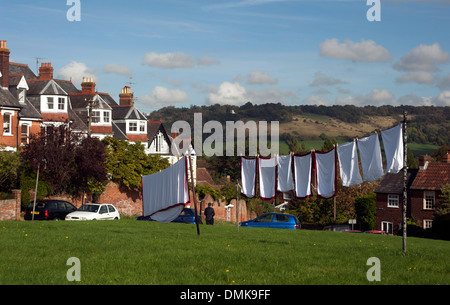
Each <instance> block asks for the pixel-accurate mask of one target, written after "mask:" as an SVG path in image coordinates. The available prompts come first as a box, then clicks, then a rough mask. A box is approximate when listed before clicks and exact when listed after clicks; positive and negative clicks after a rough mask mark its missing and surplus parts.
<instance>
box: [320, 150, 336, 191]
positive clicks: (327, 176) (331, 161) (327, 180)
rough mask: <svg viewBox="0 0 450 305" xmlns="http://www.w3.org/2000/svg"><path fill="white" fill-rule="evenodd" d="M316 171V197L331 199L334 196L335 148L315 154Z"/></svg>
mask: <svg viewBox="0 0 450 305" xmlns="http://www.w3.org/2000/svg"><path fill="white" fill-rule="evenodd" d="M315 157H316V158H315V159H316V171H317V173H316V174H317V195H318V196H319V197H321V198H331V197H333V196H334V195H336V148H333V149H332V150H330V151H329V152H326V153H325V152H319V151H316V153H315Z"/></svg>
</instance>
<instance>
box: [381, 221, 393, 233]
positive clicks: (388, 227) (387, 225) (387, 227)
mask: <svg viewBox="0 0 450 305" xmlns="http://www.w3.org/2000/svg"><path fill="white" fill-rule="evenodd" d="M381 231H386V232H388V233H389V234H394V224H393V223H392V222H388V221H383V222H381Z"/></svg>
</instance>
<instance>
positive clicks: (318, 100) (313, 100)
mask: <svg viewBox="0 0 450 305" xmlns="http://www.w3.org/2000/svg"><path fill="white" fill-rule="evenodd" d="M302 104H304V105H316V106H330V105H331V103H330V101H329V100H328V99H327V98H326V97H323V96H318V95H313V96H310V97H307V98H305V99H304V100H303V101H302Z"/></svg>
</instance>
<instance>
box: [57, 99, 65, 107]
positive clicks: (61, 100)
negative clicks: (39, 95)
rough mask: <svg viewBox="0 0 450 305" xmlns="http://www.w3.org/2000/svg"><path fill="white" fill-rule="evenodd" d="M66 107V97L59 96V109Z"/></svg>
mask: <svg viewBox="0 0 450 305" xmlns="http://www.w3.org/2000/svg"><path fill="white" fill-rule="evenodd" d="M65 108H66V99H65V98H63V97H59V98H58V109H59V110H64V109H65Z"/></svg>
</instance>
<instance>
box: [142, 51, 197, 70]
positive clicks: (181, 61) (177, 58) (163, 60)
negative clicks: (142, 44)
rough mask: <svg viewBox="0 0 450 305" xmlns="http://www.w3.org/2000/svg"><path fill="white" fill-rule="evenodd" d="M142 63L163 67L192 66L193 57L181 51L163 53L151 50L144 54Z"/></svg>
mask: <svg viewBox="0 0 450 305" xmlns="http://www.w3.org/2000/svg"><path fill="white" fill-rule="evenodd" d="M143 63H144V65H147V66H151V67H157V68H165V69H173V68H190V67H193V66H194V59H193V58H192V56H190V55H187V54H185V53H183V52H175V53H163V54H157V53H155V52H151V53H147V54H145V55H144V59H143Z"/></svg>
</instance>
